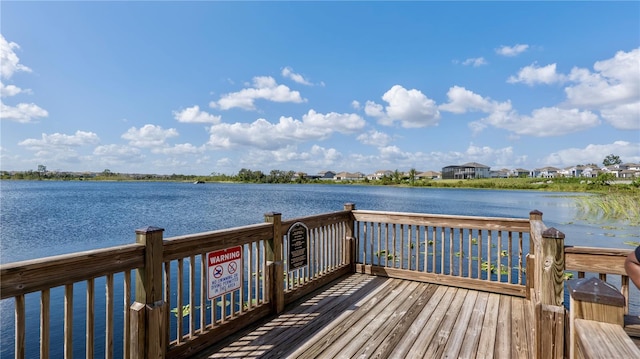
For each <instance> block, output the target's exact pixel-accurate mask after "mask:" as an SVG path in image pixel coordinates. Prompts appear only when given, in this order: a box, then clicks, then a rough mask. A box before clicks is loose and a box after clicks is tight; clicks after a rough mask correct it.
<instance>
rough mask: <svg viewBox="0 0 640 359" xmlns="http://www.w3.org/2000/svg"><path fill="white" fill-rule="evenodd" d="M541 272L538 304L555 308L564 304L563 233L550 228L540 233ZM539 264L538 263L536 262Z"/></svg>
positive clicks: (539, 269)
mask: <svg viewBox="0 0 640 359" xmlns="http://www.w3.org/2000/svg"><path fill="white" fill-rule="evenodd" d="M541 260H542V266H541V267H539V268H538V269H537V270H538V271H540V272H542V273H541V274H542V278H541V279H542V283H541V287H540V302H541V303H542V304H549V305H555V306H559V307H561V306H563V304H564V233H562V232H560V231H559V230H557V229H555V228H553V227H551V228H549V229H547V230H545V231H544V232H542V258H541ZM538 263H540V262H538Z"/></svg>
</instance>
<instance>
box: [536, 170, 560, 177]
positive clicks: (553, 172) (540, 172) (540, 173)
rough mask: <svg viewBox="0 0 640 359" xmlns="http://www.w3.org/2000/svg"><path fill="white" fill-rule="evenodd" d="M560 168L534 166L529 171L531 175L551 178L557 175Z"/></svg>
mask: <svg viewBox="0 0 640 359" xmlns="http://www.w3.org/2000/svg"><path fill="white" fill-rule="evenodd" d="M559 172H560V169H559V168H556V167H543V168H536V169H534V170H533V171H531V174H530V176H531V177H540V178H553V177H557V176H559V175H560V174H559Z"/></svg>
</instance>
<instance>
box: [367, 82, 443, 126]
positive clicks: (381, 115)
mask: <svg viewBox="0 0 640 359" xmlns="http://www.w3.org/2000/svg"><path fill="white" fill-rule="evenodd" d="M382 99H383V100H384V101H386V102H387V103H388V105H387V106H386V107H385V108H384V109H383V107H382V105H379V104H376V103H374V102H371V101H367V103H366V105H365V113H366V114H367V115H369V116H372V117H377V118H378V122H379V123H380V124H382V125H386V126H392V125H393V123H394V122H395V121H399V122H400V123H401V125H402V127H405V128H417V127H427V126H436V125H437V124H438V120H439V119H440V112H439V111H438V107H437V106H436V103H435V101H433V100H432V99H430V98H428V97H427V96H425V95H424V94H423V93H422V92H420V91H418V90H416V89H412V90H407V89H405V88H404V87H402V86H400V85H395V86H393V87H392V88H391V89H390V90H389V91H387V92H386V93H385V94H384V95H383V96H382Z"/></svg>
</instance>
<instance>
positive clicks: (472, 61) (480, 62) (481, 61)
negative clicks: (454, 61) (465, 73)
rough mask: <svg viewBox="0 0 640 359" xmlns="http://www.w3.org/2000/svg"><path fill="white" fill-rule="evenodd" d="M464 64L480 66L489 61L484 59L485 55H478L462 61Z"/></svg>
mask: <svg viewBox="0 0 640 359" xmlns="http://www.w3.org/2000/svg"><path fill="white" fill-rule="evenodd" d="M462 64H463V65H464V66H473V67H480V66H483V65H487V64H488V62H487V60H485V59H484V57H476V58H469V59H466V60H464V61H462Z"/></svg>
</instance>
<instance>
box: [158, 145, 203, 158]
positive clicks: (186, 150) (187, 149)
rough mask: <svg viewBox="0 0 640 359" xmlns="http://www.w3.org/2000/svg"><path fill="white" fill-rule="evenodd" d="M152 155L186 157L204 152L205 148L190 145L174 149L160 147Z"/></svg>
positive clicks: (174, 147) (178, 146)
mask: <svg viewBox="0 0 640 359" xmlns="http://www.w3.org/2000/svg"><path fill="white" fill-rule="evenodd" d="M151 152H152V153H160V154H163V155H186V154H195V153H202V152H204V147H202V146H201V147H196V146H194V145H192V144H190V143H182V144H177V145H174V146H173V147H158V148H153V149H152V150H151Z"/></svg>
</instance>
